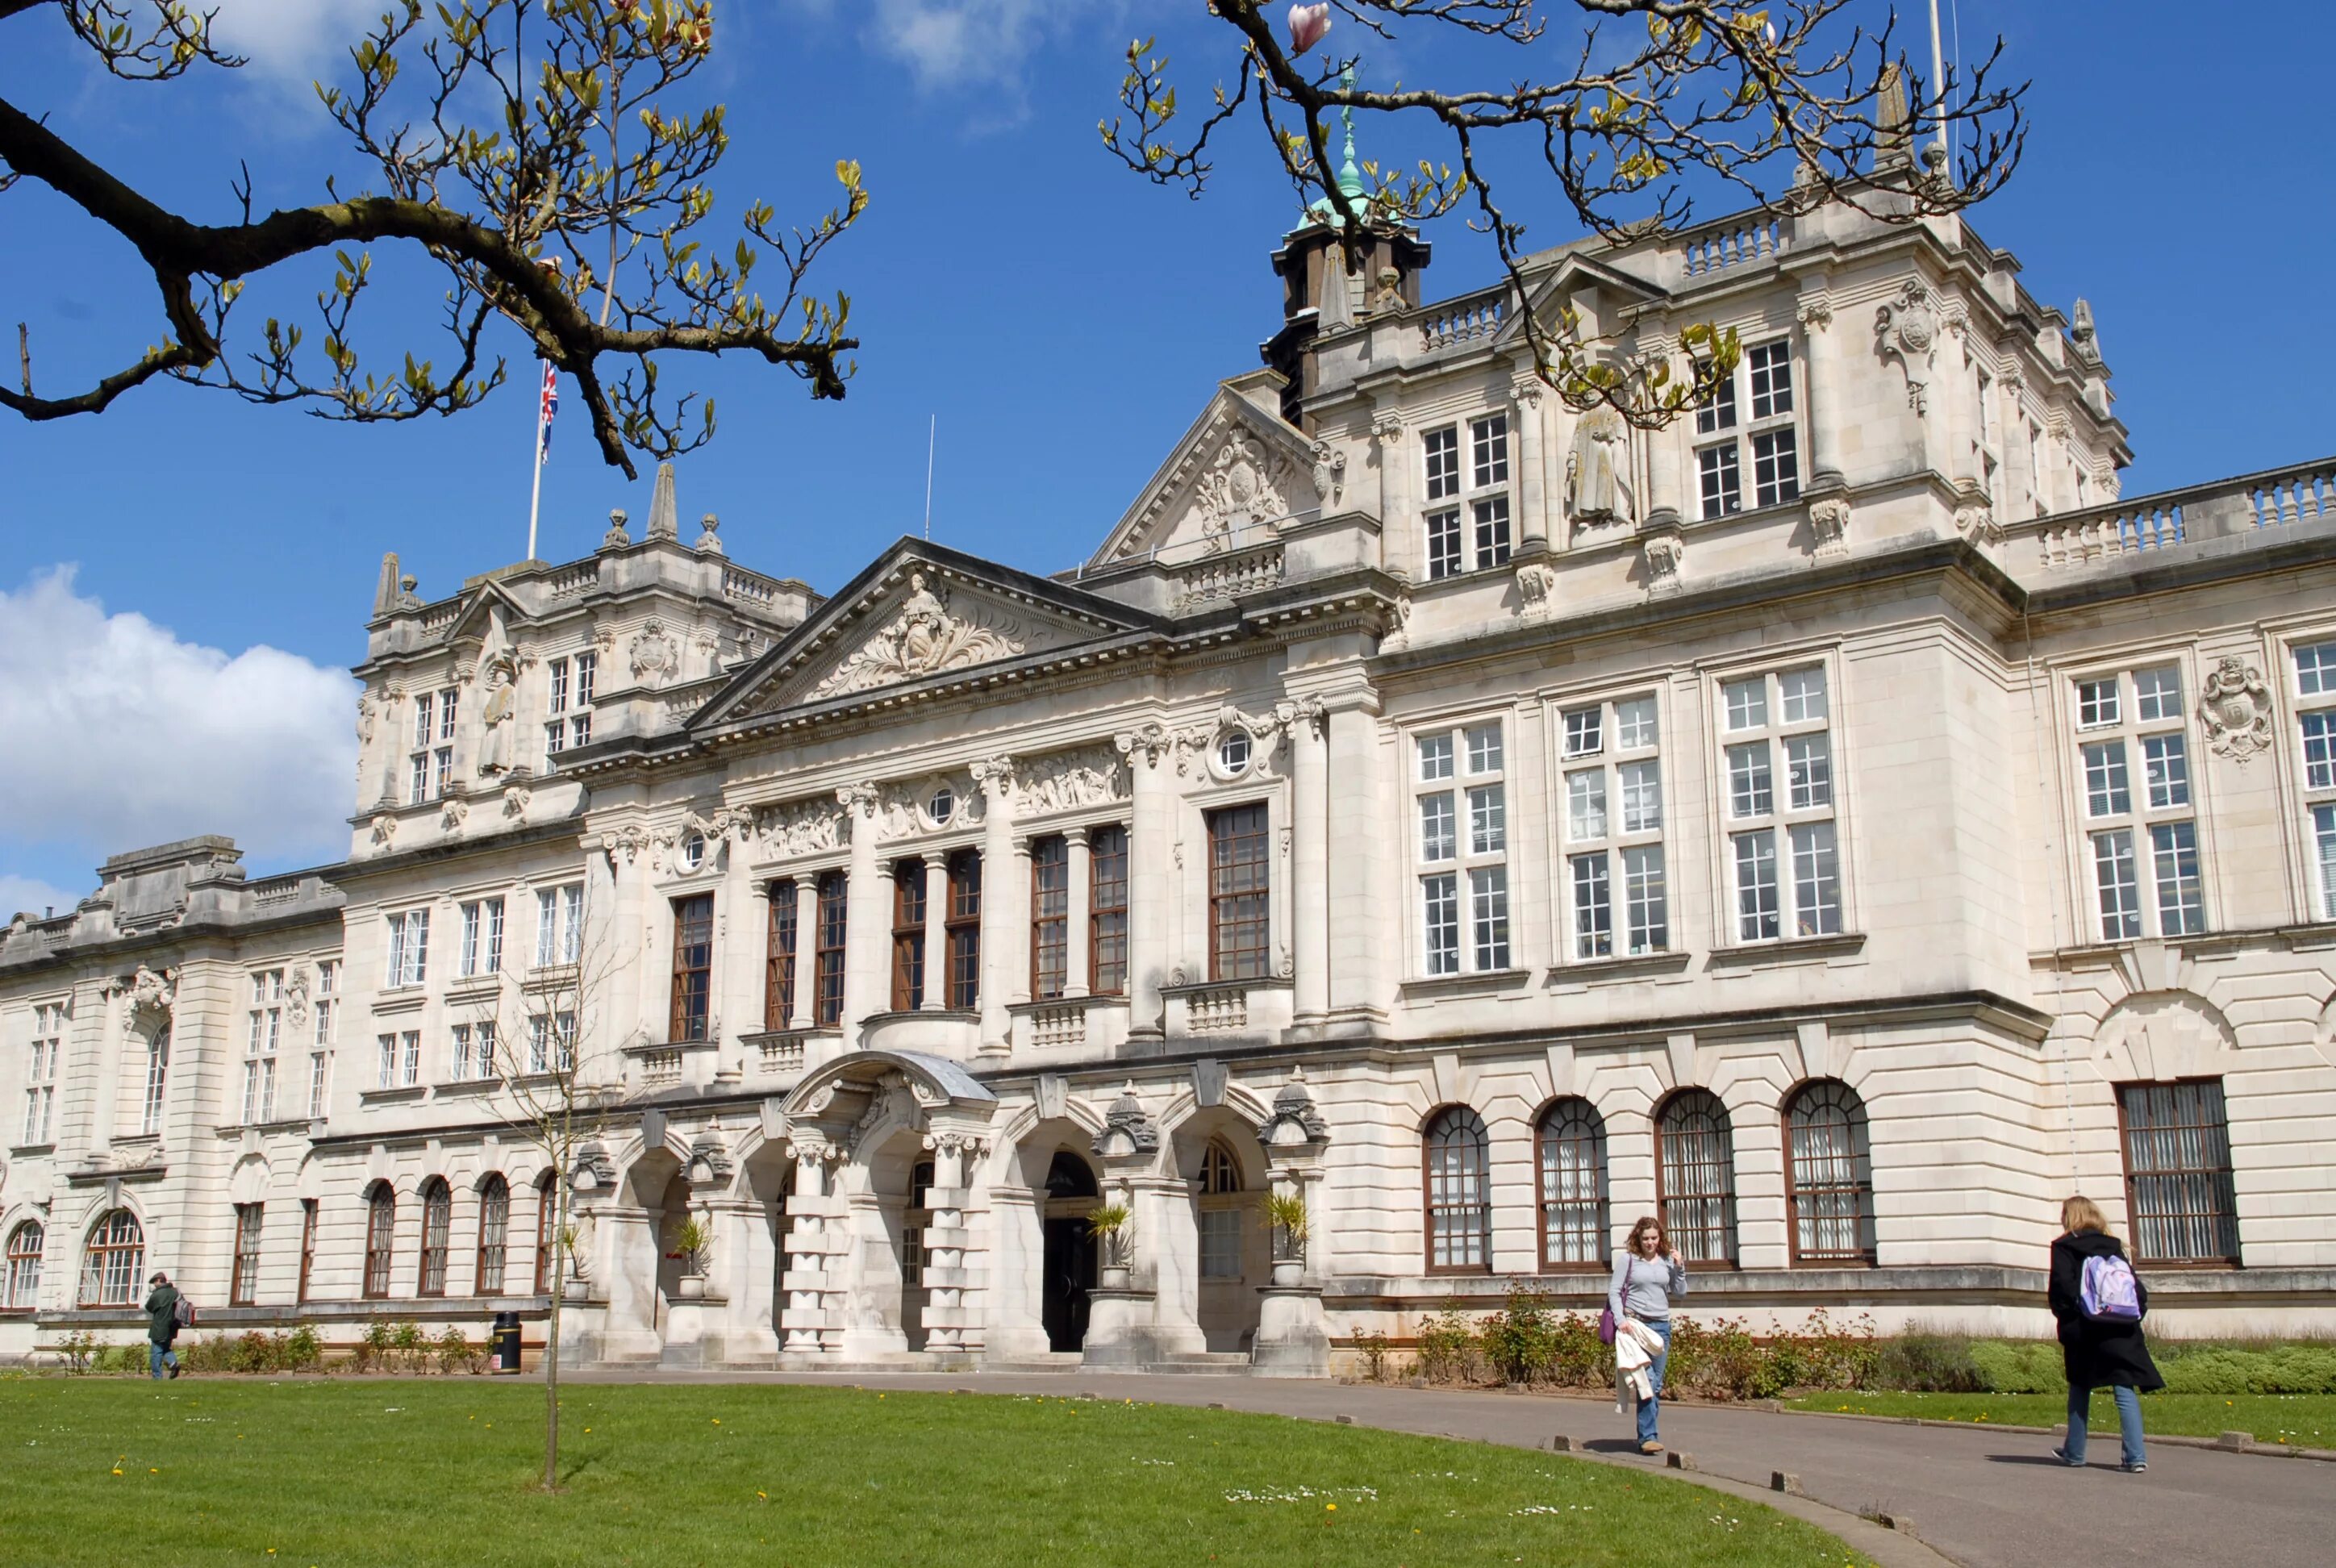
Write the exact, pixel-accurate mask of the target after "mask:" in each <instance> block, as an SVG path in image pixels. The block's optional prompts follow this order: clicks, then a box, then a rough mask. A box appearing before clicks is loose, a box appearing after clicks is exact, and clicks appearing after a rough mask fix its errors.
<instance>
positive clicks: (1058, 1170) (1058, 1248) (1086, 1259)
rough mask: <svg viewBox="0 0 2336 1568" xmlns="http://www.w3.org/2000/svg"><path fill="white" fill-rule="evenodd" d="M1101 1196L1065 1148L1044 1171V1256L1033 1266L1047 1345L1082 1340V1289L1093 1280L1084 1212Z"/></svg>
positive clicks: (1086, 1168)
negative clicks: (1036, 1277) (1037, 1268)
mask: <svg viewBox="0 0 2336 1568" xmlns="http://www.w3.org/2000/svg"><path fill="white" fill-rule="evenodd" d="M1101 1196H1102V1193H1101V1190H1100V1189H1099V1188H1098V1187H1097V1186H1096V1184H1095V1170H1094V1168H1093V1167H1092V1166H1090V1165H1089V1164H1087V1163H1086V1162H1085V1160H1082V1159H1080V1158H1079V1157H1078V1156H1077V1155H1076V1154H1073V1153H1071V1152H1070V1151H1069V1150H1068V1149H1061V1150H1057V1151H1056V1154H1055V1159H1054V1163H1053V1164H1051V1165H1049V1166H1048V1167H1047V1170H1046V1256H1045V1259H1044V1261H1043V1262H1042V1263H1041V1265H1040V1270H1039V1319H1040V1320H1041V1321H1042V1322H1044V1323H1045V1325H1046V1346H1047V1349H1052V1350H1076V1349H1080V1348H1081V1347H1082V1346H1084V1345H1085V1343H1086V1337H1087V1293H1088V1292H1089V1291H1091V1290H1094V1289H1095V1236H1094V1235H1093V1233H1091V1232H1089V1231H1088V1230H1087V1215H1088V1214H1089V1213H1093V1212H1094V1210H1095V1204H1096V1203H1097V1201H1098V1200H1099V1199H1100V1197H1101Z"/></svg>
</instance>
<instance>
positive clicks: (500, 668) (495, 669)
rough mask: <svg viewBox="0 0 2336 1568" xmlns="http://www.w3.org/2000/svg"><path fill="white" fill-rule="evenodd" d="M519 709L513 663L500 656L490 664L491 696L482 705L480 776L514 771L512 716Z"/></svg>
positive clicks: (489, 692) (488, 691)
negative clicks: (512, 761) (512, 682)
mask: <svg viewBox="0 0 2336 1568" xmlns="http://www.w3.org/2000/svg"><path fill="white" fill-rule="evenodd" d="M518 706H519V688H518V687H516V686H514V685H512V684H511V661H510V660H509V659H507V658H504V657H501V656H500V655H498V656H497V657H495V658H493V659H492V660H490V661H489V662H488V664H487V697H486V701H484V702H483V703H482V704H480V706H479V763H478V774H479V776H480V777H482V778H484V777H486V776H487V775H488V774H499V773H503V772H506V771H508V770H509V769H510V767H511V714H512V712H513V711H514V710H515V709H516V708H517V707H518Z"/></svg>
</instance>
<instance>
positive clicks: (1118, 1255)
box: [1087, 1203, 1134, 1290]
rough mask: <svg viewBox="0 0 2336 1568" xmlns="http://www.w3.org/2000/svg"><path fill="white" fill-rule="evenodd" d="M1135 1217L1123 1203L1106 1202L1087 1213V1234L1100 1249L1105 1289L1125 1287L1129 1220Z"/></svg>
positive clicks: (1122, 1288)
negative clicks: (1101, 1251)
mask: <svg viewBox="0 0 2336 1568" xmlns="http://www.w3.org/2000/svg"><path fill="white" fill-rule="evenodd" d="M1132 1219H1134V1213H1132V1212H1131V1211H1130V1210H1129V1209H1128V1206H1127V1205H1126V1204H1125V1203H1105V1205H1104V1206H1103V1207H1101V1208H1099V1209H1097V1210H1095V1212H1094V1213H1091V1214H1089V1215H1088V1216H1087V1234H1089V1235H1091V1236H1093V1237H1094V1238H1095V1241H1096V1242H1098V1243H1099V1244H1100V1245H1101V1246H1102V1248H1103V1266H1102V1281H1103V1283H1102V1286H1101V1288H1102V1289H1104V1290H1126V1289H1127V1240H1128V1222H1129V1221H1130V1220H1132Z"/></svg>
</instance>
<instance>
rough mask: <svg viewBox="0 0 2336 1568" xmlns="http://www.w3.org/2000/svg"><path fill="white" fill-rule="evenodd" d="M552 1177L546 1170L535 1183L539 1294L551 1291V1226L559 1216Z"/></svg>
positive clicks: (537, 1283) (536, 1290) (536, 1260)
mask: <svg viewBox="0 0 2336 1568" xmlns="http://www.w3.org/2000/svg"><path fill="white" fill-rule="evenodd" d="M552 1179H553V1176H552V1173H551V1172H550V1171H546V1172H544V1173H543V1174H542V1175H541V1176H539V1177H538V1178H536V1183H535V1293H536V1294H537V1295H539V1296H548V1295H550V1293H551V1264H552V1253H553V1251H554V1248H553V1247H552V1244H551V1240H552V1238H551V1226H552V1222H554V1221H556V1220H557V1219H559V1217H560V1196H559V1194H558V1193H554V1192H553V1191H552V1190H551V1183H552Z"/></svg>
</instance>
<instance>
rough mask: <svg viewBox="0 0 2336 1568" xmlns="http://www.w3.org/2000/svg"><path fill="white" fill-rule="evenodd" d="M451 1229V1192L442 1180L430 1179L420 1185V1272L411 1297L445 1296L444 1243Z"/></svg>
mask: <svg viewBox="0 0 2336 1568" xmlns="http://www.w3.org/2000/svg"><path fill="white" fill-rule="evenodd" d="M453 1229H454V1193H453V1189H452V1188H450V1187H448V1186H447V1185H446V1183H445V1179H444V1178H443V1177H441V1176H433V1177H431V1178H430V1179H429V1180H428V1181H426V1182H424V1183H422V1273H421V1277H420V1279H419V1280H418V1281H416V1283H415V1287H414V1294H415V1295H417V1296H443V1295H444V1294H445V1293H446V1242H447V1238H448V1236H449V1234H450V1233H451V1232H453Z"/></svg>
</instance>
